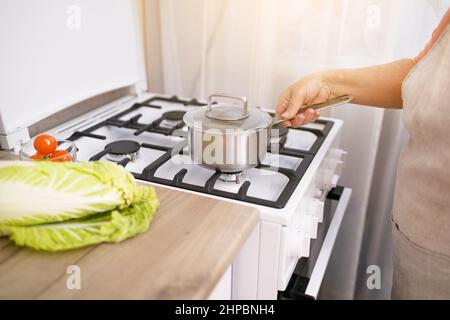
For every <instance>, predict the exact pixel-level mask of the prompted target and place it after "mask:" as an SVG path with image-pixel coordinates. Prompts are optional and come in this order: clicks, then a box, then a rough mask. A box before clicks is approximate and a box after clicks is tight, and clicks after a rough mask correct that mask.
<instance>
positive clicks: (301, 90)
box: [276, 73, 332, 127]
mask: <svg viewBox="0 0 450 320" xmlns="http://www.w3.org/2000/svg"><path fill="white" fill-rule="evenodd" d="M323 78H324V77H323V74H322V73H315V74H311V75H309V76H306V77H305V78H303V79H301V80H299V81H297V82H296V83H294V84H293V85H291V86H290V87H289V88H288V89H287V90H286V91H284V93H283V94H282V96H281V97H280V100H279V102H278V106H277V108H276V113H277V114H280V115H281V116H282V117H283V118H285V119H286V121H284V122H283V124H284V125H285V126H288V127H300V126H302V125H304V124H306V123H309V122H312V121H315V120H317V118H319V116H320V112H319V111H316V110H314V109H312V108H309V109H308V108H306V110H305V106H308V105H312V104H316V103H321V102H325V101H327V100H328V99H330V98H332V96H331V90H330V87H329V85H328V84H327V83H326V82H325V80H324V79H323Z"/></svg>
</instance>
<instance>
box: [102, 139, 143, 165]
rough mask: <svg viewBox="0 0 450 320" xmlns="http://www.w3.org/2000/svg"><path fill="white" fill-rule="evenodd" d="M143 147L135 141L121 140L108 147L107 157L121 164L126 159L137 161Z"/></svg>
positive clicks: (106, 148) (106, 149)
mask: <svg viewBox="0 0 450 320" xmlns="http://www.w3.org/2000/svg"><path fill="white" fill-rule="evenodd" d="M140 148H141V145H140V143H139V142H136V141H133V140H119V141H114V142H111V143H110V144H108V145H106V147H105V151H107V152H108V153H107V155H106V156H107V157H108V159H109V160H111V161H114V162H120V161H122V160H123V159H125V158H129V159H130V160H131V161H134V160H136V158H137V156H138V152H139V149H140Z"/></svg>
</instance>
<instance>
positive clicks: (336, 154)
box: [329, 148, 347, 160]
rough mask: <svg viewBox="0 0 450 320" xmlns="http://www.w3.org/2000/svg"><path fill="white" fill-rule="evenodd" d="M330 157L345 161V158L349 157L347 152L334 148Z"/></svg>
mask: <svg viewBox="0 0 450 320" xmlns="http://www.w3.org/2000/svg"><path fill="white" fill-rule="evenodd" d="M329 155H330V157H332V158H334V159H338V160H343V159H344V157H345V156H346V155H347V152H346V151H344V150H342V149H337V148H334V149H330V152H329Z"/></svg>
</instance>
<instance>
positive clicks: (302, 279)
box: [278, 186, 352, 300]
mask: <svg viewBox="0 0 450 320" xmlns="http://www.w3.org/2000/svg"><path fill="white" fill-rule="evenodd" d="M351 194H352V190H351V189H350V188H344V187H341V186H337V187H336V188H334V189H332V190H331V191H330V192H329V193H328V195H327V198H326V201H325V208H324V215H323V223H321V224H320V225H319V229H318V231H317V238H316V239H314V240H313V241H311V248H310V255H309V257H308V258H301V259H299V260H298V263H297V266H296V268H295V271H294V273H293V275H292V277H291V279H290V281H289V283H288V286H287V288H286V290H285V291H280V292H279V293H278V299H279V300H305V299H308V300H309V299H311V300H315V299H317V297H318V296H319V292H320V289H321V286H322V280H323V278H324V276H325V273H326V271H327V266H328V262H329V260H330V256H331V253H332V252H333V248H334V246H335V243H336V239H337V236H338V232H339V230H340V227H341V223H342V220H343V218H344V215H345V212H346V210H347V206H348V203H349V201H350V197H351Z"/></svg>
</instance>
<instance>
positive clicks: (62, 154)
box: [50, 150, 72, 162]
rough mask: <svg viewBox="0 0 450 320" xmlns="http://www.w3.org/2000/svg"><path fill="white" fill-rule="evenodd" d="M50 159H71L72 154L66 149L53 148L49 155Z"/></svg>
mask: <svg viewBox="0 0 450 320" xmlns="http://www.w3.org/2000/svg"><path fill="white" fill-rule="evenodd" d="M50 161H54V162H64V161H72V156H71V155H70V153H69V151H67V150H55V151H54V152H52V154H51V155H50Z"/></svg>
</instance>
